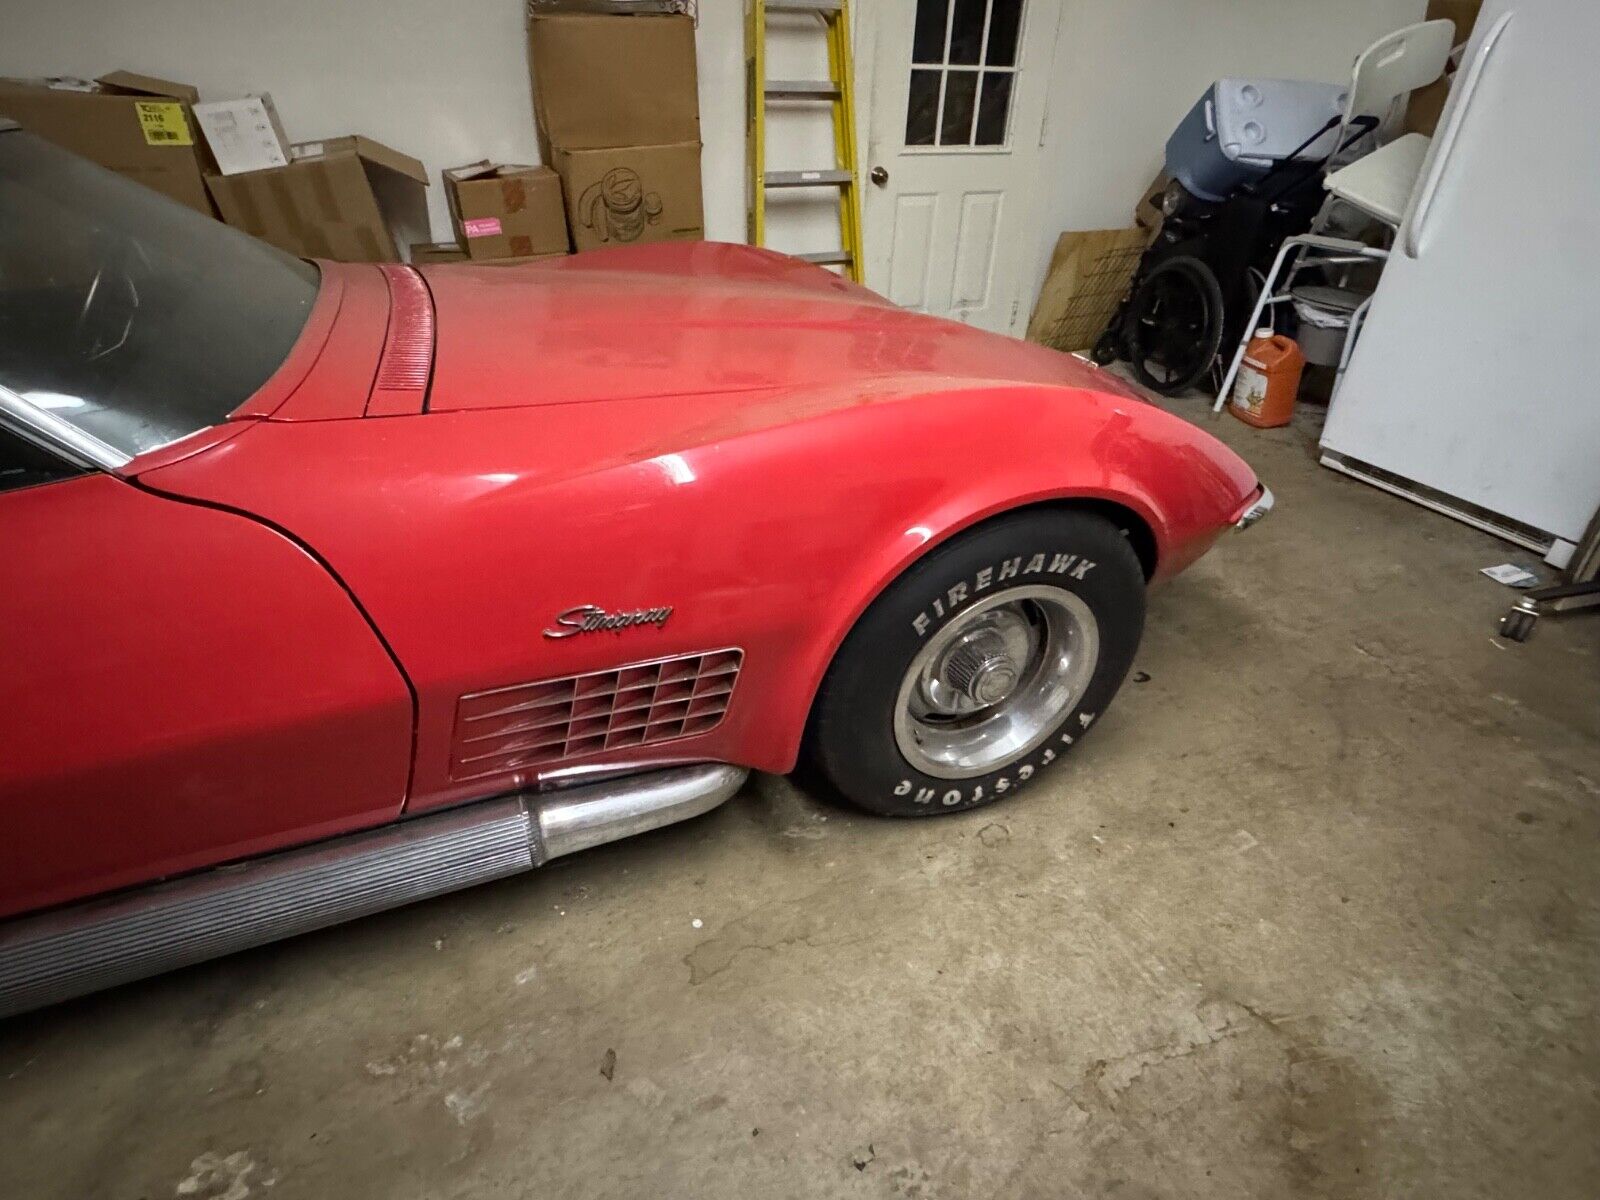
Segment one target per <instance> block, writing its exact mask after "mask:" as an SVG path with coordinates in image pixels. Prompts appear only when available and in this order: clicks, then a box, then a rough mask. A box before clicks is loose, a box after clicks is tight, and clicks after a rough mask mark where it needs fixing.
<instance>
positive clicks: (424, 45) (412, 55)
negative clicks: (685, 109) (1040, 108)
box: [0, 0, 744, 241]
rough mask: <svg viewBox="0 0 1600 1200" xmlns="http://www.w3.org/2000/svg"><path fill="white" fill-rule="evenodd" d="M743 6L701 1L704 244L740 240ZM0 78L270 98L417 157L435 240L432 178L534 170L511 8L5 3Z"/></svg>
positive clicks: (273, 0)
mask: <svg viewBox="0 0 1600 1200" xmlns="http://www.w3.org/2000/svg"><path fill="white" fill-rule="evenodd" d="M741 5H742V0H704V3H703V5H702V8H703V13H702V19H701V23H700V31H699V45H700V90H701V111H702V123H703V126H704V130H703V138H704V141H705V143H706V152H705V178H706V230H707V235H708V236H710V237H713V238H723V239H731V240H735V241H742V240H743V238H744V185H743V179H744V100H743V95H744V49H743V47H744V24H743V15H742V12H743V10H742V7H741ZM0 13H3V17H0V31H3V32H0V75H22V76H33V75H79V76H83V77H85V78H93V77H94V76H96V75H103V74H105V73H106V72H107V71H111V70H115V69H116V68H118V67H125V68H127V69H128V70H132V71H139V72H141V73H143V74H146V75H156V76H160V77H162V78H165V79H174V80H178V81H180V82H184V83H192V84H194V85H195V86H196V87H198V88H199V89H200V91H201V94H202V96H203V98H205V99H219V98H223V97H227V96H236V95H242V94H243V93H246V92H252V91H267V92H271V93H272V98H273V101H274V103H275V104H276V105H277V108H278V114H279V116H281V117H282V118H283V124H284V128H285V130H286V131H287V132H288V134H289V136H290V138H292V139H293V140H295V141H307V140H311V139H314V138H322V137H331V136H335V135H338V134H344V133H363V134H366V135H368V136H369V137H374V138H377V139H378V140H379V141H380V142H384V143H386V144H388V145H391V146H393V147H394V148H395V149H397V150H403V151H405V152H406V153H408V154H413V155H415V156H416V157H418V158H420V159H422V161H423V162H424V163H426V164H427V167H428V170H429V172H430V173H431V175H432V177H433V183H432V185H431V186H430V188H429V189H428V190H429V197H428V207H429V214H430V217H431V220H432V223H433V228H434V233H435V235H436V236H437V237H439V238H447V237H448V236H449V234H450V218H449V215H448V213H447V211H446V208H445V201H444V195H443V191H442V188H441V187H440V185H439V182H438V172H439V171H440V170H441V169H442V168H444V167H450V166H455V165H457V164H460V163H464V162H471V161H472V160H474V159H478V158H492V159H497V160H500V161H507V162H529V163H534V162H538V161H539V146H538V142H537V140H536V139H535V136H534V128H533V100H532V94H531V91H530V88H529V83H528V55H527V40H526V34H525V32H524V29H525V25H524V19H523V6H522V3H521V0H456V2H455V3H451V2H450V0H66V2H65V3H59V4H49V3H37V2H23V0H10V2H8V3H5V4H4V5H0Z"/></svg>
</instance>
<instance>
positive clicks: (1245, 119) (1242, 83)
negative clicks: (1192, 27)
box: [1167, 79, 1349, 201]
mask: <svg viewBox="0 0 1600 1200" xmlns="http://www.w3.org/2000/svg"><path fill="white" fill-rule="evenodd" d="M1348 95H1349V92H1348V90H1347V89H1346V88H1345V87H1344V86H1343V85H1341V84H1337V83H1307V82H1304V81H1302V80H1296V79H1219V80H1217V82H1215V83H1213V84H1212V85H1211V86H1210V87H1209V88H1207V89H1206V92H1205V95H1203V96H1201V97H1200V99H1199V100H1197V101H1195V105H1194V107H1193V108H1191V109H1190V110H1189V112H1188V115H1187V116H1185V117H1184V118H1183V120H1182V121H1180V122H1179V123H1178V127H1177V129H1175V130H1173V131H1172V136H1171V137H1170V138H1168V139H1167V174H1169V175H1171V176H1172V177H1173V178H1174V179H1176V180H1178V182H1179V183H1181V184H1183V186H1184V187H1186V188H1188V189H1189V191H1191V192H1193V193H1194V194H1195V195H1196V196H1198V197H1200V199H1202V200H1212V201H1216V200H1222V199H1224V198H1225V197H1226V196H1227V195H1228V193H1229V192H1231V191H1233V190H1234V189H1235V188H1236V187H1238V186H1239V185H1240V184H1242V183H1249V182H1250V181H1251V180H1253V179H1259V178H1261V176H1263V175H1265V174H1266V173H1267V172H1268V171H1270V170H1271V169H1272V168H1273V167H1275V166H1276V165H1277V164H1278V163H1280V162H1282V161H1283V160H1284V159H1286V158H1288V157H1289V155H1291V154H1293V153H1294V152H1295V150H1296V148H1298V147H1299V146H1300V144H1301V143H1302V142H1304V141H1305V140H1306V139H1307V138H1309V137H1310V136H1311V135H1312V134H1314V133H1316V131H1317V130H1318V129H1320V128H1321V127H1322V126H1323V125H1326V124H1327V123H1328V121H1329V120H1330V119H1331V118H1334V117H1338V116H1340V115H1342V114H1343V112H1344V105H1345V98H1346V97H1347V96H1348ZM1338 137H1339V131H1338V129H1337V127H1335V128H1333V129H1330V130H1328V132H1327V133H1325V134H1324V135H1323V136H1322V137H1320V138H1318V139H1317V140H1316V141H1315V142H1313V143H1312V144H1311V145H1310V146H1307V147H1306V149H1305V150H1303V151H1301V153H1300V157H1301V158H1302V159H1320V158H1326V157H1327V156H1328V155H1329V154H1332V153H1333V150H1334V146H1335V144H1336V142H1337V140H1338Z"/></svg>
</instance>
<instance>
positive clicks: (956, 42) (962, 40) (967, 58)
mask: <svg viewBox="0 0 1600 1200" xmlns="http://www.w3.org/2000/svg"><path fill="white" fill-rule="evenodd" d="M955 6H956V7H955V14H954V15H953V16H952V17H951V18H950V62H952V63H962V64H971V65H973V66H976V65H977V63H978V61H979V58H980V56H981V55H982V53H983V17H984V13H985V11H987V9H988V7H989V0H955Z"/></svg>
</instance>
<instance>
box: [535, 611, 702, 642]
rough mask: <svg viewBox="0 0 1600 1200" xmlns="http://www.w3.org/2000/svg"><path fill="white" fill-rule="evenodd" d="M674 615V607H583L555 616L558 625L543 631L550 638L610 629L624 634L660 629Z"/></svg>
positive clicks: (574, 635)
mask: <svg viewBox="0 0 1600 1200" xmlns="http://www.w3.org/2000/svg"><path fill="white" fill-rule="evenodd" d="M671 615H672V605H670V604H668V605H664V606H662V607H660V608H632V609H628V610H627V611H625V612H607V611H606V610H605V609H603V608H601V607H600V606H599V605H598V604H580V605H578V606H577V607H576V608H569V609H567V610H566V611H565V612H559V613H557V614H556V619H555V624H553V625H551V626H550V627H549V628H548V629H546V630H545V631H544V635H545V637H547V638H569V637H576V636H577V635H578V634H580V633H600V632H601V631H603V630H610V631H611V632H612V633H621V632H622V631H623V630H624V629H632V628H633V627H634V626H635V625H654V626H655V627H656V628H657V629H660V628H661V627H662V626H663V625H665V624H666V623H667V618H668V617H670V616H671Z"/></svg>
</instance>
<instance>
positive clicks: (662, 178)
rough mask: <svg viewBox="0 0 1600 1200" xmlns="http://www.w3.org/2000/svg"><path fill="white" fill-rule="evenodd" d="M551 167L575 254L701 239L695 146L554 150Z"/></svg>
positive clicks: (702, 223) (697, 147)
mask: <svg viewBox="0 0 1600 1200" xmlns="http://www.w3.org/2000/svg"><path fill="white" fill-rule="evenodd" d="M555 168H556V171H557V173H558V174H559V175H560V176H561V190H562V192H563V194H564V195H565V197H566V202H567V221H568V224H569V225H571V227H572V242H573V245H574V246H576V247H577V248H578V249H579V250H593V249H596V248H597V247H600V246H617V245H627V244H629V243H632V242H673V241H698V240H700V239H702V238H704V237H705V217H704V216H703V214H702V209H701V196H700V143H699V142H680V143H678V144H676V145H670V146H618V147H612V148H610V149H604V150H557V151H556V152H555Z"/></svg>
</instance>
